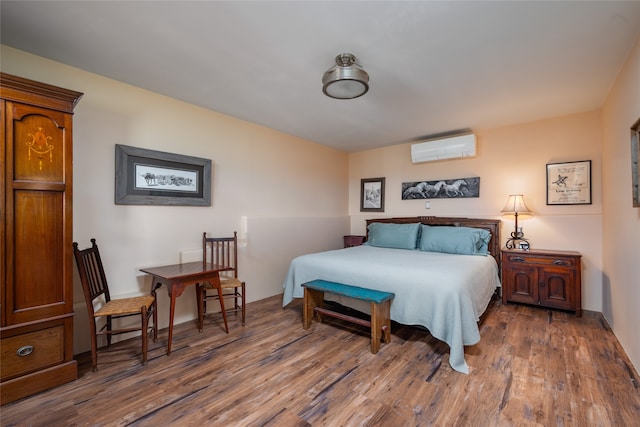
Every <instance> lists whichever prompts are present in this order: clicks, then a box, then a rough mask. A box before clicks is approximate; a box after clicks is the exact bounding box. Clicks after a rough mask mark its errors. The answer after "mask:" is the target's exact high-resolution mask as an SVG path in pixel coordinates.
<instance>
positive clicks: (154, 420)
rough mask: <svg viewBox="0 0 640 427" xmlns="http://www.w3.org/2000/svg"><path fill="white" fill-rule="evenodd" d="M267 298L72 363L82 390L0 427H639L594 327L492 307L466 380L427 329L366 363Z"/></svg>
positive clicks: (630, 383)
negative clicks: (94, 360)
mask: <svg viewBox="0 0 640 427" xmlns="http://www.w3.org/2000/svg"><path fill="white" fill-rule="evenodd" d="M280 302H281V297H280V296H275V297H271V298H268V299H265V300H262V301H258V302H254V303H251V304H248V307H247V322H246V326H245V327H242V326H241V325H240V321H239V320H238V319H237V318H235V316H232V317H230V319H229V320H230V323H229V329H230V334H229V335H226V334H225V333H224V331H223V330H222V326H221V324H220V322H218V320H217V319H212V320H210V321H209V323H206V324H205V329H204V332H202V333H198V331H197V327H196V323H195V322H189V323H186V324H182V325H177V326H176V328H175V331H174V342H173V351H172V354H171V356H169V357H167V356H166V355H165V349H166V347H165V346H166V334H167V331H166V330H164V331H162V333H161V334H160V339H159V340H158V342H157V343H150V352H149V362H148V364H147V365H146V366H141V365H140V350H139V347H140V341H139V339H136V340H129V341H125V342H123V343H119V344H118V345H116V346H115V349H114V350H111V351H110V352H101V353H99V356H98V367H99V370H98V371H97V372H91V363H90V360H89V358H87V357H82V358H81V359H80V360H79V371H80V372H79V379H78V380H77V381H75V382H72V383H69V384H66V385H63V386H60V387H58V388H55V389H53V390H50V391H47V392H44V393H41V394H39V395H36V396H33V397H30V398H27V399H24V400H22V401H18V402H15V403H12V404H9V405H6V406H4V407H2V409H1V421H2V425H3V426H13V425H20V426H23V425H28V426H67V425H74V426H85V425H90V426H97V425H99V426H125V425H132V426H168V425H176V426H177V425H180V426H181V425H215V426H217V425H221V426H222V425H223V426H235V425H238V426H240V425H242V426H352V425H357V426H373V425H375V426H409V425H416V426H428V425H435V426H454V425H455V426H581V427H582V426H638V425H639V423H640V384H639V378H638V374H637V372H636V371H635V370H634V369H633V367H632V365H631V363H630V362H629V360H628V358H627V357H626V355H625V354H624V352H623V351H622V348H621V347H620V345H619V343H618V342H617V340H616V338H615V336H614V335H613V333H612V332H611V331H610V330H609V329H608V327H607V326H606V323H605V322H604V321H603V320H601V316H600V315H599V314H596V313H590V312H585V313H584V315H583V317H582V318H576V317H575V316H573V315H572V314H567V313H562V312H558V311H549V310H545V309H539V308H530V307H524V306H517V305H507V306H503V305H501V304H500V303H499V302H496V303H494V304H493V305H492V306H491V307H490V308H489V311H488V314H487V315H486V317H485V318H484V319H483V322H482V324H481V336H482V339H481V341H480V343H479V344H477V345H475V346H471V347H467V348H466V352H465V354H466V359H467V362H468V363H469V365H470V367H471V372H470V374H469V375H464V374H460V373H458V372H455V371H453V370H452V369H451V367H450V366H449V364H448V357H449V356H448V346H447V345H446V344H444V343H442V342H440V341H438V340H436V339H434V338H432V337H431V336H430V335H429V333H428V332H426V331H425V330H423V329H419V328H414V327H408V326H402V325H398V324H395V323H394V324H393V325H392V336H391V343H390V344H383V345H382V347H381V349H380V351H379V352H378V354H375V355H374V354H371V352H370V344H369V333H368V330H367V329H366V328H361V327H358V326H355V325H352V324H348V323H343V322H341V321H339V320H334V319H328V320H327V323H314V324H313V325H312V326H311V328H310V329H309V330H307V331H305V330H303V328H302V303H301V300H296V301H295V302H294V303H292V304H290V305H289V306H288V307H286V308H285V309H281V308H280Z"/></svg>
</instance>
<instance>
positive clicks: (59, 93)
mask: <svg viewBox="0 0 640 427" xmlns="http://www.w3.org/2000/svg"><path fill="white" fill-rule="evenodd" d="M81 96H82V93H79V92H75V91H72V90H68V89H63V88H59V87H56V86H51V85H48V84H44V83H39V82H35V81H32V80H28V79H24V78H21V77H17V76H12V75H10V74H6V73H0V98H1V99H0V119H1V120H2V150H0V163H1V164H2V173H1V174H0V188H1V189H2V198H1V200H0V221H1V222H2V230H1V232H0V240H1V244H0V255H1V263H0V284H1V286H2V289H1V293H0V304H1V311H2V313H1V319H0V320H1V324H0V340H1V342H0V352H1V360H0V363H1V370H0V376H1V378H0V403H1V404H5V403H9V402H12V401H15V400H18V399H22V398H23V397H27V396H30V395H32V394H35V393H38V392H40V391H43V390H47V389H50V388H52V387H55V386H58V385H60V384H64V383H67V382H69V381H73V380H75V379H76V378H77V377H78V368H77V365H76V361H75V360H74V358H73V261H72V260H73V251H72V241H73V236H72V232H73V229H72V204H73V203H72V201H73V200H72V189H73V185H72V172H73V161H72V160H73V147H72V118H73V109H74V107H75V106H76V104H77V102H78V100H79V99H80V97H81Z"/></svg>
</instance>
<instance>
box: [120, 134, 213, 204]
mask: <svg viewBox="0 0 640 427" xmlns="http://www.w3.org/2000/svg"><path fill="white" fill-rule="evenodd" d="M115 155H116V170H115V204H116V205H169V206H211V164H212V162H211V160H209V159H203V158H200V157H192V156H185V155H181V154H173V153H167V152H164V151H155V150H148V149H144V148H138V147H132V146H128V145H121V144H116V146H115Z"/></svg>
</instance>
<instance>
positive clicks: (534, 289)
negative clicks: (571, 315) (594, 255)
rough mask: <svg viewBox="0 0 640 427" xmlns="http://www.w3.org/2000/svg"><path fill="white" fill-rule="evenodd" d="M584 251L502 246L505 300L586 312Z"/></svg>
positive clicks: (579, 314) (503, 299) (580, 312)
mask: <svg viewBox="0 0 640 427" xmlns="http://www.w3.org/2000/svg"><path fill="white" fill-rule="evenodd" d="M581 257H582V255H580V253H578V252H573V251H551V250H543V249H537V250H528V251H526V250H519V249H502V302H503V304H506V303H508V302H517V303H523V304H533V305H538V306H541V307H547V308H558V309H563V310H572V311H575V313H576V315H577V316H578V317H580V316H581V315H582V283H581V270H582V266H581Z"/></svg>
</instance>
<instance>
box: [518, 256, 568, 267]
mask: <svg viewBox="0 0 640 427" xmlns="http://www.w3.org/2000/svg"><path fill="white" fill-rule="evenodd" d="M506 260H507V262H509V263H523V264H535V265H542V266H551V267H552V266H556V267H571V268H573V267H575V266H576V258H574V257H570V256H549V255H536V254H509V255H507V256H506Z"/></svg>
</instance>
